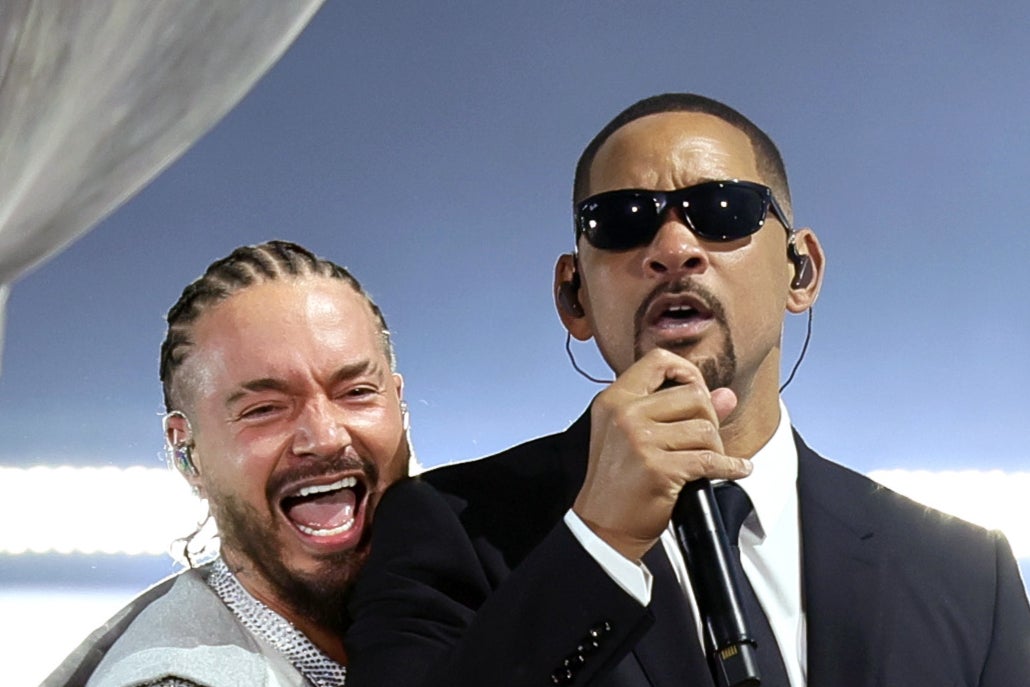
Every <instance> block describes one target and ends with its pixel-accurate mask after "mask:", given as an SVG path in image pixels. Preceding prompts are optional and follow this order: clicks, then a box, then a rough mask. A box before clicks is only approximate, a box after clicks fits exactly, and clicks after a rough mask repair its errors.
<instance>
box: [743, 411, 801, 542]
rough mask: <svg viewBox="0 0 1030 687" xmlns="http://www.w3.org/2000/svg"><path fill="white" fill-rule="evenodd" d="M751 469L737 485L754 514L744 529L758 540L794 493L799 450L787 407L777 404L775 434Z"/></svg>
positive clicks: (760, 452)
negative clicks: (742, 490) (777, 414)
mask: <svg viewBox="0 0 1030 687" xmlns="http://www.w3.org/2000/svg"><path fill="white" fill-rule="evenodd" d="M751 460H752V464H753V465H754V470H753V471H752V472H751V474H750V475H748V476H747V477H746V478H745V479H742V480H740V481H739V482H738V484H739V485H740V486H741V487H742V488H743V489H744V491H745V492H747V495H748V497H749V498H750V499H751V503H752V505H753V506H754V511H753V512H752V513H751V515H750V516H748V519H747V520H745V521H744V527H745V528H746V529H747V530H750V532H751V533H752V534H754V535H755V536H756V537H757V539H758V541H759V542H761V541H762V540H764V539H765V536H766V533H768V532H770V531H772V529H773V527H774V525H775V523H776V522H777V521H779V519H780V518H782V517H784V514H785V512H786V510H787V508H788V506H789V505H790V504H791V502H792V500H795V499H796V498H797V497H796V494H797V491H796V489H797V477H798V450H797V446H796V445H795V443H794V433H793V431H792V430H791V425H790V415H788V413H787V407H786V406H785V405H784V404H783V401H782V400H781V401H780V422H779V424H778V425H777V426H776V431H775V432H773V435H772V437H770V438H769V441H767V442H766V443H765V445H764V446H762V448H760V449H758V452H757V453H755V455H754V456H752V457H751Z"/></svg>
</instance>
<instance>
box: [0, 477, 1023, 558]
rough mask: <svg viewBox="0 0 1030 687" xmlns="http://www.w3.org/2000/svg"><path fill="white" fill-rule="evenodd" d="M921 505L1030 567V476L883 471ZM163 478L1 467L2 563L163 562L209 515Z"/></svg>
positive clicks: (180, 482) (175, 480) (178, 484)
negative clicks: (110, 557) (1001, 538)
mask: <svg viewBox="0 0 1030 687" xmlns="http://www.w3.org/2000/svg"><path fill="white" fill-rule="evenodd" d="M870 476H871V477H872V478H873V479H875V480H877V481H879V482H881V483H883V484H884V485H886V486H888V487H890V488H891V489H894V490H895V491H898V492H901V493H902V494H905V495H906V496H909V497H911V498H913V499H915V500H917V501H919V502H921V503H924V504H926V505H928V506H932V507H934V508H938V509H940V510H943V511H945V512H948V513H951V514H953V515H957V516H958V517H960V518H963V519H965V520H969V521H971V522H975V523H977V524H979V525H983V526H984V527H989V528H992V529H999V530H1002V531H1003V532H1005V534H1006V536H1008V539H1009V542H1010V543H1011V544H1012V548H1013V550H1014V551H1015V554H1016V557H1017V558H1030V498H1028V497H1027V494H1030V472H1002V471H1001V470H992V471H983V470H947V471H929V470H878V471H876V472H873V473H871V474H870ZM198 503H199V502H198V501H197V499H196V498H195V497H194V496H193V495H192V494H191V493H190V490H189V487H188V486H187V484H186V481H185V480H184V479H182V477H180V476H179V475H177V474H175V473H174V472H172V471H171V470H167V469H161V468H143V467H131V468H115V467H103V468H73V467H33V468H4V467H0V522H3V523H4V527H3V528H0V553H3V554H22V553H87V554H89V553H107V554H123V555H125V554H127V555H140V554H152V555H153V554H163V553H167V551H168V547H169V545H170V544H171V543H172V542H173V541H174V540H176V539H177V538H179V537H182V536H184V535H186V534H189V533H190V532H192V531H193V528H194V526H195V523H196V520H197V518H198V516H199V515H200V514H202V512H203V510H202V509H201V508H200V507H199V506H198Z"/></svg>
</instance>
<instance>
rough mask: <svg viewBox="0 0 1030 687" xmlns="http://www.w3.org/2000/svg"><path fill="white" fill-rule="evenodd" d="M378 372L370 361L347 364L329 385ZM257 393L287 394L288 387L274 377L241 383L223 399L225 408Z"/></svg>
mask: <svg viewBox="0 0 1030 687" xmlns="http://www.w3.org/2000/svg"><path fill="white" fill-rule="evenodd" d="M378 371H379V365H378V364H377V363H376V362H375V361H374V360H371V359H365V360H358V361H355V362H353V363H348V364H346V365H344V366H342V367H340V368H339V369H337V370H336V372H334V373H333V375H332V377H330V380H329V381H330V384H333V385H335V384H339V383H340V382H343V381H346V380H348V379H353V378H354V377H357V376H359V375H361V374H364V373H366V372H367V373H372V374H375V373H377V372H378ZM259 391H279V392H282V393H284V394H285V393H289V385H288V384H287V383H286V382H285V381H284V380H282V379H277V378H275V377H262V378H260V379H252V380H250V381H246V382H243V383H242V384H240V388H239V389H238V390H237V391H235V392H234V393H232V394H229V397H228V398H226V399H225V407H227V408H228V407H230V406H232V404H233V403H235V402H236V401H238V400H240V399H241V398H243V397H244V396H246V395H247V394H248V393H254V392H259Z"/></svg>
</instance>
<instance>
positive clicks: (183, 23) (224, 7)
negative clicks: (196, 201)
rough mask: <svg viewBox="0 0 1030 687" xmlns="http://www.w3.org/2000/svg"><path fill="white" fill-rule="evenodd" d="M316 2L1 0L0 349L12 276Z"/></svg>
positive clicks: (229, 91)
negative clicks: (7, 294)
mask: <svg viewBox="0 0 1030 687" xmlns="http://www.w3.org/2000/svg"><path fill="white" fill-rule="evenodd" d="M322 2H323V0H146V1H142V0H0V351H2V345H3V312H4V310H3V304H4V301H5V300H6V293H7V290H8V286H9V285H10V283H11V282H12V281H13V280H14V279H16V278H17V277H18V276H20V275H22V274H24V273H25V272H26V271H27V270H29V269H31V268H32V267H34V266H36V265H38V264H39V263H40V262H42V261H43V260H45V259H46V258H47V257H49V256H50V255H52V254H54V253H55V252H57V251H58V250H60V249H61V248H63V247H64V246H66V245H67V244H68V243H70V242H71V241H72V240H74V239H75V238H76V237H78V236H79V235H81V234H82V233H84V232H86V231H87V230H89V229H90V228H91V227H92V226H93V225H95V224H96V223H97V222H98V221H99V220H101V219H102V218H103V217H105V216H106V215H108V214H109V213H110V212H111V211H113V210H114V209H115V208H116V207H118V205H120V204H121V203H123V202H124V201H125V200H127V199H128V198H129V197H130V196H132V195H133V194H134V193H135V192H136V191H138V190H139V189H140V188H141V187H143V186H144V185H145V184H146V183H147V182H148V181H150V180H151V179H152V178H153V177H154V176H155V175H156V174H158V173H159V172H160V171H161V170H162V169H164V168H165V167H167V166H168V165H169V164H170V163H171V162H172V161H174V160H175V159H176V158H178V156H179V155H181V154H182V153H183V152H184V151H185V150H186V149H187V148H188V147H189V146H190V145H191V144H192V143H193V142H194V141H196V140H197V139H198V138H200V136H201V135H203V134H204V133H205V132H206V131H207V130H208V129H210V128H211V127H212V126H213V125H214V124H215V123H216V122H217V121H218V120H219V119H220V118H221V117H222V116H223V115H224V114H225V113H226V112H228V111H229V109H230V108H232V106H233V105H235V104H236V103H237V102H238V101H239V100H240V99H241V98H242V97H243V96H244V95H245V94H246V92H247V91H248V90H249V89H250V88H251V86H253V85H254V83H255V82H256V81H257V80H258V79H259V78H260V77H261V75H262V74H264V73H265V71H267V70H268V69H269V67H271V65H272V64H274V62H275V61H276V60H277V59H278V58H279V57H280V56H281V55H282V53H283V52H284V51H285V50H286V48H287V47H288V46H289V45H290V43H291V42H292V41H293V39H294V38H296V36H297V34H298V33H299V32H300V31H301V29H302V28H303V27H304V26H305V24H306V23H307V22H308V20H309V19H310V18H311V16H312V15H313V14H314V13H315V11H316V10H317V9H318V7H319V6H320V5H321V4H322ZM141 230H145V228H141Z"/></svg>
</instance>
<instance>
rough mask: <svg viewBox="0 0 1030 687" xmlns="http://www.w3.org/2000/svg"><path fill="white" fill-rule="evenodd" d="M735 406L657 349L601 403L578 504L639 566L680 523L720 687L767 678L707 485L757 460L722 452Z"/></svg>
mask: <svg viewBox="0 0 1030 687" xmlns="http://www.w3.org/2000/svg"><path fill="white" fill-rule="evenodd" d="M736 404H737V398H736V396H735V395H734V393H733V392H732V391H730V390H729V389H715V390H714V391H709V389H708V387H707V385H706V384H705V382H704V379H703V377H702V376H701V372H700V371H699V370H698V369H697V367H696V366H694V365H693V364H692V363H690V362H689V361H687V360H686V359H684V358H682V357H680V356H678V355H676V354H674V353H670V352H668V351H665V350H662V349H655V350H652V351H651V352H649V353H648V354H647V355H645V356H644V357H643V358H641V359H640V360H639V361H637V362H636V363H635V364H634V365H633V366H631V367H630V368H629V369H628V370H627V371H626V372H625V373H624V374H622V375H621V376H620V377H619V379H617V380H616V381H615V382H614V383H612V385H611V386H610V387H608V388H607V389H606V390H605V391H603V392H601V393H600V394H599V395H598V397H597V399H596V400H595V401H594V404H593V406H592V408H591V434H590V457H589V463H588V467H587V475H586V479H585V481H584V483H583V487H582V489H581V490H580V493H579V495H578V496H577V498H576V501H575V503H574V504H573V510H574V511H575V512H576V514H577V515H578V516H579V517H580V518H581V519H582V520H583V522H585V523H586V524H587V525H588V526H589V527H590V528H591V529H592V530H593V531H594V532H595V533H596V534H597V535H598V536H599V537H601V538H602V539H603V540H605V542H607V543H608V544H609V545H610V546H611V547H612V548H614V549H615V550H616V551H618V552H619V553H621V554H622V555H623V556H625V557H626V558H629V559H630V560H634V561H639V560H640V559H641V558H642V557H643V555H644V554H645V553H647V551H648V550H650V549H651V547H652V546H654V544H655V542H656V541H657V539H658V537H659V536H661V533H662V532H663V531H665V529H666V528H667V527H668V525H669V522H670V519H671V520H672V522H673V526H674V530H675V532H676V537H677V540H678V543H679V545H680V548H681V550H682V551H683V555H684V560H685V561H686V563H687V570H688V573H689V576H690V580H691V586H692V588H693V590H694V597H695V600H696V601H697V606H698V610H699V611H700V613H701V621H702V625H703V626H704V628H705V645H706V653H707V654H708V657H709V663H710V665H711V668H712V673H713V677H714V678H715V680H716V683H717V684H718V685H719V686H720V687H751V686H754V685H758V684H759V682H760V680H759V676H758V661H757V657H756V655H755V653H754V643H753V641H752V638H751V636H750V633H749V630H748V628H747V625H746V620H745V616H744V613H743V610H742V605H741V603H740V601H739V598H740V595H739V592H738V591H737V589H736V587H735V583H734V581H733V577H732V575H731V574H730V572H729V569H728V566H729V563H728V557H729V556H730V555H732V554H731V552H730V549H729V542H728V540H727V538H726V533H725V530H724V528H723V526H722V520H721V517H720V516H719V511H718V508H717V506H716V504H715V499H714V496H713V494H712V487H711V483H710V482H709V480H710V479H712V478H716V479H718V478H722V479H739V478H741V477H746V476H747V475H748V474H750V472H751V465H750V461H748V460H744V459H740V458H733V457H730V456H726V455H725V454H724V452H723V451H724V449H723V444H722V438H721V436H720V434H719V427H720V423H721V422H722V421H723V420H725V419H726V417H727V416H729V414H730V413H731V412H733V409H734V408H735V407H736Z"/></svg>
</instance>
